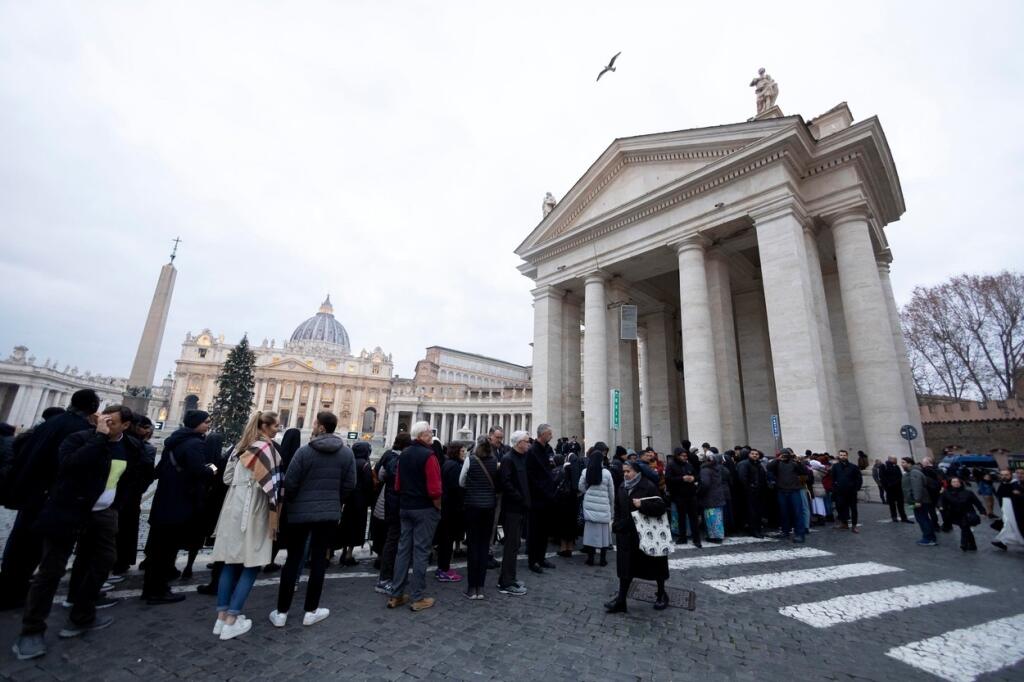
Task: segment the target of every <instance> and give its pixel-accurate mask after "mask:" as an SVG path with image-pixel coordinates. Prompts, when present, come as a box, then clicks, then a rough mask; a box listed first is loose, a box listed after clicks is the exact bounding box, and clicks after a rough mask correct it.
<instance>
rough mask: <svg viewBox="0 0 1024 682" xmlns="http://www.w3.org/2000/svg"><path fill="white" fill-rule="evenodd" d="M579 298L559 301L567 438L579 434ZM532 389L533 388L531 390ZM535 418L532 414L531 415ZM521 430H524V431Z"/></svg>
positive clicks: (567, 298)
mask: <svg viewBox="0 0 1024 682" xmlns="http://www.w3.org/2000/svg"><path fill="white" fill-rule="evenodd" d="M581 314H582V311H581V307H580V299H579V298H578V297H576V296H572V295H566V297H565V298H564V299H563V300H562V318H563V320H564V322H565V326H564V328H563V330H562V433H561V435H564V436H566V437H568V436H577V437H578V436H580V435H581V434H582V433H583V406H582V405H583V402H582V395H581V390H582V388H583V387H582V385H581V378H580V372H581V367H580V359H581V355H580V354H581V353H582V348H581V345H580V344H581V342H582V339H581V337H580V315H581ZM534 390H536V388H535V389H534ZM533 414H534V416H536V412H534V413H533ZM524 430H526V429H525V428H524Z"/></svg>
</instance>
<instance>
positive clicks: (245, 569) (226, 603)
mask: <svg viewBox="0 0 1024 682" xmlns="http://www.w3.org/2000/svg"><path fill="white" fill-rule="evenodd" d="M259 572H260V567H259V566H243V565H242V564H224V568H223V569H222V570H221V572H220V583H219V584H218V585H217V611H218V613H219V612H220V611H227V613H228V615H229V616H237V615H238V614H240V613H241V612H242V607H243V606H245V600H246V599H247V598H248V597H249V592H250V591H251V590H252V585H253V583H255V582H256V576H257V575H258V574H259Z"/></svg>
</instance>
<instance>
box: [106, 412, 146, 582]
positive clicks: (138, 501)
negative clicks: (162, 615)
mask: <svg viewBox="0 0 1024 682" xmlns="http://www.w3.org/2000/svg"><path fill="white" fill-rule="evenodd" d="M130 433H131V435H132V436H133V437H134V438H133V440H134V441H135V442H137V443H138V445H139V448H140V453H141V461H140V466H139V467H138V469H137V473H135V474H134V475H133V476H130V477H129V478H128V479H125V480H124V481H123V482H122V485H124V486H125V499H124V501H123V502H122V503H121V505H120V507H121V508H120V509H119V510H118V517H117V561H116V562H115V563H114V567H113V569H111V573H113V574H114V575H113V576H111V578H110V582H112V583H114V584H118V583H122V582H124V580H125V576H124V574H125V573H127V572H128V569H129V568H131V567H132V566H134V565H135V560H136V558H138V554H139V516H140V515H141V513H142V512H141V509H142V495H143V493H145V492H146V490H147V489H148V488H149V486H150V484H151V483H153V478H154V476H155V475H156V471H155V469H156V448H155V447H153V446H152V445H150V443H149V439H150V438H152V437H153V422H152V421H151V420H150V418H149V417H144V416H140V415H136V421H135V423H134V424H132V428H131V431H130Z"/></svg>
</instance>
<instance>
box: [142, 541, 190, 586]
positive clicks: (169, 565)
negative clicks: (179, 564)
mask: <svg viewBox="0 0 1024 682" xmlns="http://www.w3.org/2000/svg"><path fill="white" fill-rule="evenodd" d="M185 534H186V529H185V526H184V525H173V526H164V525H151V526H150V527H149V540H148V541H147V542H146V575H145V578H144V579H143V582H142V596H143V597H159V596H161V595H164V594H166V593H167V592H169V591H170V589H171V587H170V582H171V575H172V572H173V571H174V560H175V559H177V558H178V549H179V548H180V547H181V546H182V543H183V542H184V541H185V539H186V538H185Z"/></svg>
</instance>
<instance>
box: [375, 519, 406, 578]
mask: <svg viewBox="0 0 1024 682" xmlns="http://www.w3.org/2000/svg"><path fill="white" fill-rule="evenodd" d="M387 525H388V532H387V535H386V536H385V537H384V549H383V551H382V552H381V555H380V579H381V580H387V581H388V582H390V581H391V580H393V579H394V577H395V557H396V556H397V555H398V539H399V538H400V537H401V536H402V521H401V519H399V518H398V512H395V518H394V519H393V520H389V521H388V522H387Z"/></svg>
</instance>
